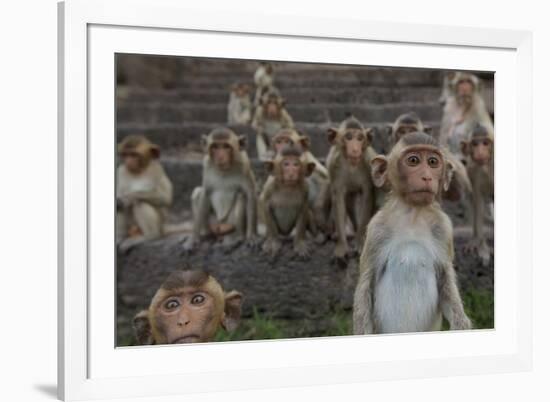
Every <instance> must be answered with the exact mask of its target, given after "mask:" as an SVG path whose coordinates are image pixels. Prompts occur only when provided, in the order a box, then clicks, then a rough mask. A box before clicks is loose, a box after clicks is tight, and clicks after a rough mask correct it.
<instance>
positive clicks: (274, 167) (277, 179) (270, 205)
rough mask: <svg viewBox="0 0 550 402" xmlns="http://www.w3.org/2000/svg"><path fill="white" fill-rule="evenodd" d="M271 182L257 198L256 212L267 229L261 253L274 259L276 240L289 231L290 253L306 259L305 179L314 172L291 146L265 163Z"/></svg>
mask: <svg viewBox="0 0 550 402" xmlns="http://www.w3.org/2000/svg"><path fill="white" fill-rule="evenodd" d="M265 164H266V167H267V169H268V171H269V173H270V174H271V175H272V177H273V178H272V179H271V180H268V181H266V184H265V186H264V189H263V191H262V194H261V195H260V208H261V211H262V215H263V218H264V221H265V224H266V228H267V238H266V241H265V243H264V245H263V250H264V251H265V252H266V253H269V254H271V255H276V254H277V252H278V251H279V249H280V248H281V241H280V239H279V238H280V236H288V235H290V233H291V232H292V230H293V229H296V233H295V235H294V250H295V252H296V254H298V255H299V256H300V257H309V250H308V248H307V245H306V243H305V234H306V225H307V222H308V216H309V211H308V186H307V183H306V181H305V178H306V177H307V176H309V175H311V173H313V170H314V169H315V164H314V163H313V162H306V161H305V158H303V155H302V151H301V150H300V149H299V148H298V147H295V146H293V145H287V146H285V147H283V148H282V149H281V150H280V151H279V152H278V153H277V155H276V156H275V159H274V160H273V161H267V162H265Z"/></svg>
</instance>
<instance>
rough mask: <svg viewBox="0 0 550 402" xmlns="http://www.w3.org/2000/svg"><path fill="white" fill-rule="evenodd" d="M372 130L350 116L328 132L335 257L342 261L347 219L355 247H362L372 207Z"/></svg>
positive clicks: (344, 253)
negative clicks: (359, 245)
mask: <svg viewBox="0 0 550 402" xmlns="http://www.w3.org/2000/svg"><path fill="white" fill-rule="evenodd" d="M371 139H372V129H370V128H369V129H365V128H364V127H363V125H362V124H361V123H360V122H359V121H358V120H357V119H356V118H354V117H353V116H351V117H349V118H347V119H346V120H344V121H343V122H342V124H340V127H339V128H338V129H335V128H331V129H329V130H328V140H329V142H330V143H331V145H332V146H331V148H330V151H329V154H328V157H327V167H328V172H329V178H330V196H331V207H332V208H333V216H334V223H335V226H336V235H337V243H336V247H335V249H334V257H335V258H337V259H342V258H345V257H346V255H347V254H348V253H349V251H350V249H349V246H348V241H347V238H346V219H347V217H348V216H349V218H350V220H351V223H352V225H353V227H354V229H355V233H356V237H357V239H358V240H357V244H362V243H363V240H364V236H365V228H366V227H367V224H368V223H369V220H370V218H371V216H372V212H373V208H374V188H373V185H372V179H371V173H370V165H369V156H368V152H367V149H368V147H369V144H370V143H371Z"/></svg>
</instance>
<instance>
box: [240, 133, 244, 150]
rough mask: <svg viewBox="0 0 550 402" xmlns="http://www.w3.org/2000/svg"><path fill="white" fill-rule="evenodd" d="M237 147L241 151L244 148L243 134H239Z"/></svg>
mask: <svg viewBox="0 0 550 402" xmlns="http://www.w3.org/2000/svg"><path fill="white" fill-rule="evenodd" d="M239 149H240V150H241V151H243V150H245V149H246V137H245V136H244V135H239Z"/></svg>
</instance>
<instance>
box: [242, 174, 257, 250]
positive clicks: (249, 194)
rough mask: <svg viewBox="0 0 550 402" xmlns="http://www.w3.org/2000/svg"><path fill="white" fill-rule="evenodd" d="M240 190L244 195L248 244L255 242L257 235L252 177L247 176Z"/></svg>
mask: <svg viewBox="0 0 550 402" xmlns="http://www.w3.org/2000/svg"><path fill="white" fill-rule="evenodd" d="M242 190H243V192H244V194H245V195H246V239H247V241H248V242H255V241H256V235H257V224H258V217H257V216H256V215H257V211H258V210H257V205H256V186H255V183H254V179H253V178H252V176H249V177H248V178H247V180H245V182H244V183H243V186H242Z"/></svg>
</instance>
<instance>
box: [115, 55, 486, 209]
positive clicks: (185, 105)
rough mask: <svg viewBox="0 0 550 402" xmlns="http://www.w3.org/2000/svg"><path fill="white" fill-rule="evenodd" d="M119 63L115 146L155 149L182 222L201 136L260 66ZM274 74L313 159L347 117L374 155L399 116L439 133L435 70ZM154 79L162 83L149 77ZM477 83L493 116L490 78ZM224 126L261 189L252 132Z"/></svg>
mask: <svg viewBox="0 0 550 402" xmlns="http://www.w3.org/2000/svg"><path fill="white" fill-rule="evenodd" d="M119 57H121V59H122V60H119V66H120V67H121V68H120V69H119V74H118V75H119V85H118V87H117V98H118V102H117V130H116V131H117V140H118V141H120V140H121V139H122V138H123V137H124V136H126V135H128V134H132V133H141V134H145V135H146V136H147V137H148V138H149V139H150V140H151V141H153V142H155V143H156V144H158V145H159V146H160V147H161V149H162V152H163V157H162V162H163V164H164V166H165V168H166V170H167V174H168V175H169V176H170V178H171V180H172V181H173V184H174V189H175V193H174V194H175V199H174V207H173V211H172V212H173V219H178V218H180V217H187V215H188V209H189V197H190V194H191V191H192V189H193V188H194V187H195V186H197V185H199V184H200V181H201V164H200V160H201V157H202V150H201V148H200V138H201V135H203V134H207V133H208V132H210V131H211V130H212V129H213V128H214V127H217V126H220V125H226V121H227V101H228V98H229V88H230V86H231V85H232V84H234V83H235V82H246V83H250V84H252V85H253V75H254V71H255V70H256V68H257V66H258V63H257V62H255V61H235V60H226V59H193V58H185V59H184V58H182V59H177V58H162V57H158V56H133V55H125V56H119ZM124 67H126V69H124ZM274 68H275V74H276V76H275V84H276V86H277V87H278V88H279V89H280V91H281V93H282V95H283V97H284V98H285V100H286V105H287V109H288V111H289V113H290V114H291V116H292V117H293V119H294V121H295V123H296V126H297V128H299V129H300V130H302V131H304V132H305V133H307V134H308V135H309V136H310V137H311V144H312V152H313V154H314V155H315V156H317V157H318V158H319V159H323V158H324V157H325V156H326V155H327V153H328V149H329V144H328V142H327V139H326V131H327V128H329V127H333V126H337V125H338V124H339V123H340V122H341V121H342V120H343V119H344V118H345V117H346V116H347V114H349V113H352V114H353V115H354V116H355V117H357V118H358V119H360V120H361V121H362V122H363V123H364V124H365V125H366V126H369V127H374V128H375V140H374V144H373V145H374V147H375V149H376V150H377V151H378V152H384V151H385V150H386V149H387V135H388V131H387V127H388V125H389V124H391V123H392V122H393V121H394V120H395V118H396V117H397V116H399V115H400V114H402V113H405V112H409V111H414V112H416V113H417V114H418V115H419V116H420V118H422V119H423V121H424V122H425V123H427V124H429V125H430V126H432V128H433V130H434V132H435V133H436V134H437V133H438V130H439V122H440V120H441V106H440V105H439V103H438V99H439V95H440V93H441V83H442V72H440V71H436V70H423V69H397V68H381V67H361V66H347V65H322V64H302V63H300V64H298V63H288V62H277V63H274ZM132 72H133V74H132ZM140 74H141V77H140ZM155 76H161V77H162V79H161V80H160V81H155V80H154V79H152V78H150V77H155ZM147 77H149V78H148V79H146V78H147ZM482 78H484V84H485V85H484V87H485V98H486V102H487V104H488V105H489V107H490V108H491V110H492V105H493V99H492V87H493V82H492V76H491V75H483V76H482ZM144 83H145V85H144ZM230 127H231V128H232V129H233V130H234V131H235V132H237V133H238V134H242V135H246V136H247V138H248V140H249V141H248V146H247V150H248V154H249V156H250V158H251V160H252V164H253V166H254V170H255V172H256V175H257V177H258V178H259V182H260V183H261V182H262V180H261V179H262V177H264V176H265V173H264V172H263V168H262V164H261V163H259V162H258V161H257V158H256V144H255V134H254V130H252V128H251V127H250V126H230Z"/></svg>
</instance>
